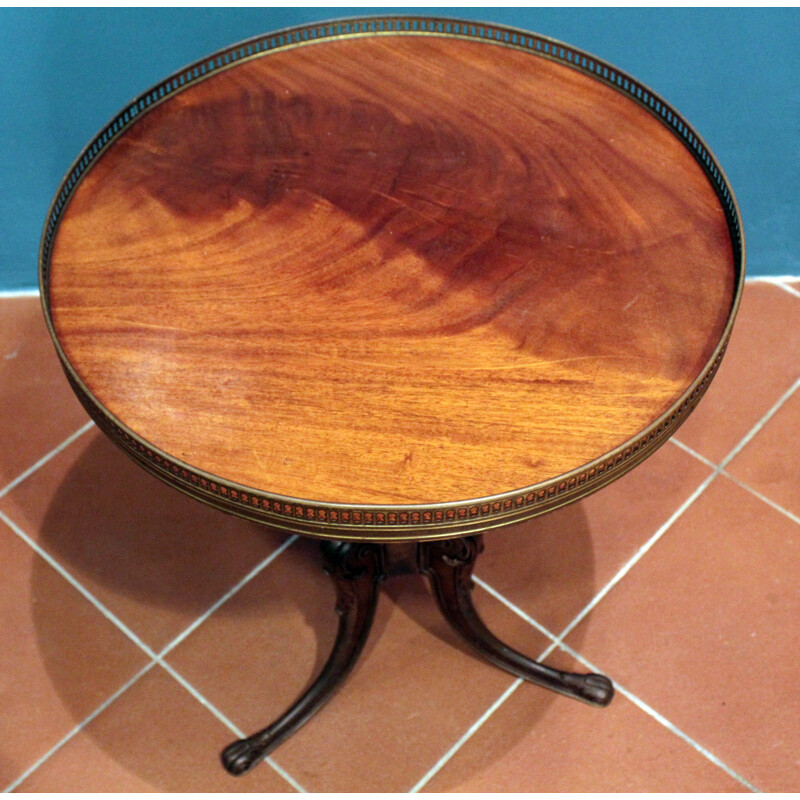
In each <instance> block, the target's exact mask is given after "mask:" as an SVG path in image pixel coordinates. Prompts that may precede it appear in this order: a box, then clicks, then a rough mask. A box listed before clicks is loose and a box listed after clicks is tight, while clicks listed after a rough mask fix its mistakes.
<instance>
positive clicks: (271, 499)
mask: <svg viewBox="0 0 800 800" xmlns="http://www.w3.org/2000/svg"><path fill="white" fill-rule="evenodd" d="M379 35H417V36H419V35H433V36H443V37H455V38H462V39H474V40H479V41H484V42H488V43H491V44H495V45H500V46H505V47H511V48H514V49H517V50H523V51H527V52H530V53H531V54H534V55H536V56H539V57H542V58H547V59H550V60H553V61H557V62H560V63H562V64H564V65H566V66H569V67H570V68H572V69H576V70H578V71H580V72H583V73H585V74H587V75H590V76H591V77H592V78H594V79H596V80H599V81H601V82H603V83H606V84H608V85H609V86H611V87H612V88H614V89H615V90H617V91H619V92H622V93H623V94H626V95H628V96H629V98H630V99H632V100H634V101H635V102H636V103H638V104H639V105H641V106H643V107H644V108H645V109H647V110H648V111H649V112H650V113H652V114H653V115H654V116H656V117H657V118H659V119H660V120H661V121H662V123H663V124H664V125H666V126H667V127H668V128H669V129H670V130H671V131H672V133H673V134H674V135H675V136H677V137H678V138H679V139H681V140H682V141H683V143H684V145H685V146H686V147H687V148H688V149H689V150H690V151H691V152H692V154H693V155H694V157H695V158H696V159H697V161H698V162H699V163H700V165H701V167H702V168H703V170H704V172H705V174H706V176H707V177H708V179H709V181H710V182H711V184H712V185H713V187H714V189H715V192H716V194H717V196H718V198H719V200H720V203H721V205H722V208H723V211H724V213H725V217H726V220H727V223H728V228H729V231H730V235H731V241H732V243H733V251H734V253H733V254H734V261H735V268H736V271H737V287H736V293H735V297H734V303H733V306H732V308H731V314H730V317H729V319H728V323H727V325H726V328H725V331H724V333H723V336H722V339H721V341H720V343H719V345H718V347H717V350H716V352H715V354H714V356H713V357H712V359H711V361H710V362H709V364H708V365H707V367H706V369H705V370H704V371H703V373H702V374H701V375H700V376H699V377H698V379H697V380H696V381H695V382H694V383H693V384H692V386H691V387H689V389H688V390H687V391H686V393H684V395H683V397H682V398H681V399H680V401H679V402H678V403H677V404H676V405H675V406H674V407H673V408H672V409H670V410H668V411H667V412H666V413H665V414H664V415H663V416H662V417H661V418H659V419H658V420H657V421H656V422H655V423H654V424H653V425H651V426H650V427H648V428H647V429H646V430H645V431H644V432H643V433H642V434H640V435H639V436H638V437H637V438H635V439H633V440H631V441H630V442H627V443H626V444H624V445H622V446H621V447H619V448H617V449H616V450H614V451H612V452H610V453H608V454H607V455H606V456H604V457H602V458H600V459H597V460H596V461H594V462H592V463H591V464H588V465H586V466H585V467H581V468H579V469H577V470H574V471H573V472H570V473H566V474H564V475H561V476H559V477H557V478H555V479H553V480H551V481H548V482H545V483H542V484H539V485H536V486H531V487H527V488H525V489H521V490H518V491H515V492H507V493H504V494H501V495H496V496H493V497H488V498H482V499H477V500H472V501H469V502H456V503H441V504H431V505H428V506H419V507H415V506H377V505H374V506H367V505H343V504H335V503H311V502H308V501H306V500H299V499H295V498H288V497H282V496H279V495H272V494H269V493H267V492H262V491H258V490H255V489H250V488H247V487H244V486H240V485H238V484H234V483H231V482H229V481H224V480H222V479H220V478H219V477H217V476H213V475H210V474H208V473H205V472H202V471H200V470H197V469H195V468H192V467H191V466H190V465H187V464H183V463H182V462H180V461H178V460H176V459H173V458H171V457H170V456H168V455H167V454H166V453H164V452H163V451H160V450H158V449H157V448H155V447H153V446H151V445H149V444H148V443H147V442H146V441H144V440H143V439H141V438H140V437H139V436H137V435H136V433H135V432H133V431H131V430H130V429H128V428H126V427H125V426H124V425H123V424H122V423H121V422H120V421H119V420H116V419H115V418H114V417H113V416H112V415H111V414H110V413H109V412H108V411H106V410H105V409H104V408H103V407H102V405H101V404H100V403H99V402H98V401H97V400H95V399H94V398H93V397H92V395H91V393H90V392H89V391H88V389H87V388H86V386H85V385H84V384H83V382H82V381H81V379H80V377H79V376H78V375H77V374H76V373H75V371H74V370H73V368H72V366H71V364H70V363H69V361H68V360H67V358H66V356H65V355H64V353H63V350H62V349H61V346H60V344H59V342H58V339H57V337H56V334H55V330H54V328H53V324H52V319H51V315H50V300H49V291H48V290H49V271H50V262H51V257H52V247H53V242H54V240H55V235H56V232H57V230H58V225H59V222H60V220H61V216H62V214H63V212H64V210H65V208H66V206H67V204H68V202H69V199H70V197H71V196H72V194H73V192H74V191H75V189H76V187H77V186H78V184H79V183H80V181H81V179H82V177H83V175H84V174H85V173H86V172H87V170H89V169H90V168H91V166H92V164H93V163H94V161H95V160H96V159H97V158H98V157H99V156H100V155H101V154H102V153H103V152H104V151H105V150H106V149H107V148H108V147H109V146H110V144H111V143H112V142H113V141H114V140H115V139H116V138H117V137H118V136H119V135H120V134H121V133H122V132H123V131H125V130H127V129H128V128H129V127H130V126H132V125H133V124H135V122H136V121H137V120H138V118H139V117H140V116H141V115H142V114H144V113H146V112H147V111H148V110H149V109H150V108H151V107H153V106H155V105H157V104H159V103H161V102H163V100H164V99H166V98H168V97H169V96H170V95H172V94H174V93H175V92H178V91H181V90H183V89H185V88H187V87H189V86H191V85H192V84H194V83H197V82H199V81H201V80H204V79H205V78H207V77H209V76H210V75H212V74H214V73H215V72H218V71H221V70H224V69H228V68H230V67H232V66H235V65H236V64H237V63H239V62H241V61H245V60H249V59H252V58H258V57H263V56H264V55H266V54H268V53H270V52H274V51H277V50H284V49H290V48H294V47H299V46H303V45H307V44H311V43H314V42H321V41H330V40H334V39H342V38H353V37H361V36H379ZM39 283H40V288H41V297H42V304H43V307H44V312H45V317H46V320H47V324H48V328H49V330H50V335H51V337H52V338H53V341H54V343H55V346H56V350H57V351H58V355H59V357H60V358H61V361H62V365H63V366H64V369H65V372H66V374H67V378H68V380H69V383H70V385H71V386H72V388H73V390H74V391H75V393H76V394H77V396H78V398H79V399H80V401H81V403H82V404H83V406H84V407H85V408H86V410H87V412H88V413H89V415H90V416H91V417H92V418H93V419H94V420H95V422H97V424H98V426H99V427H100V428H101V429H102V430H103V431H104V432H105V433H106V434H107V435H108V436H109V437H110V438H111V439H112V440H113V441H114V442H115V443H117V444H118V445H119V446H120V447H121V448H122V449H123V450H124V451H125V452H126V453H127V454H128V455H130V456H132V457H133V458H134V459H135V460H136V461H137V462H139V463H140V464H141V465H142V466H143V467H145V468H146V469H148V470H149V471H150V472H152V473H154V474H155V475H157V476H158V477H159V478H161V479H162V480H164V481H165V482H167V483H170V484H171V485H173V486H175V487H176V488H178V489H181V490H182V491H184V492H186V493H188V494H190V495H192V496H194V497H197V498H198V499H200V500H203V501H204V502H206V503H209V504H211V505H214V506H217V507H219V508H223V509H224V510H226V511H229V512H232V513H234V514H238V515H240V516H244V517H247V518H249V519H255V520H258V521H262V522H269V523H270V524H273V525H277V526H279V527H284V528H287V529H289V530H294V531H299V532H302V533H307V534H311V535H316V536H328V537H335V538H348V536H349V538H358V539H361V538H369V539H372V540H375V541H379V540H381V539H383V540H386V539H392V538H415V539H417V538H426V533H425V531H430V533H429V534H427V536H430V537H433V538H442V537H446V536H448V535H450V536H458V535H461V534H462V533H463V532H464V531H467V530H469V531H478V530H486V529H487V528H491V527H495V526H499V525H503V524H507V523H508V522H510V521H516V520H521V519H525V518H527V517H531V516H536V515H538V514H541V513H544V512H545V511H549V510H551V509H553V508H556V507H558V506H561V505H565V504H567V503H570V502H572V501H574V500H576V499H578V498H580V497H583V496H584V495H587V494H589V493H591V492H593V491H595V490H596V489H599V488H601V487H602V486H604V485H605V484H606V483H609V482H611V481H612V480H615V479H616V478H617V477H619V476H620V475H622V474H623V473H625V472H627V471H628V470H629V469H631V468H632V467H633V466H635V465H636V464H638V463H639V462H640V461H642V460H643V459H644V458H646V457H647V456H648V455H650V454H651V453H652V452H653V451H655V450H656V449H657V448H658V447H660V446H661V445H662V444H663V443H664V442H665V441H666V440H667V439H668V438H669V437H670V436H671V435H672V433H674V431H675V430H676V429H677V428H678V426H679V425H680V424H681V423H682V422H683V421H684V420H685V419H686V417H687V416H688V415H689V413H690V412H691V411H692V410H693V409H694V407H695V406H696V405H697V403H698V402H699V400H700V398H701V397H702V395H703V393H704V392H705V390H706V389H707V387H708V384H709V382H710V381H711V379H712V377H713V376H714V374H715V373H716V370H717V368H718V366H719V363H720V361H721V360H722V356H723V354H724V352H725V346H726V344H727V341H728V338H729V336H730V331H731V327H732V324H733V319H734V316H735V313H736V310H737V308H738V304H739V300H740V297H741V291H742V287H743V283H744V235H743V232H742V228H741V223H740V216H739V210H738V206H737V204H736V199H735V197H734V195H733V192H732V191H731V189H730V187H729V185H728V182H727V180H726V178H725V174H724V173H723V171H722V169H721V168H720V166H719V164H718V163H717V161H716V159H715V158H714V157H713V155H712V154H711V152H710V151H709V150H708V148H707V147H706V146H705V144H704V142H703V141H702V139H701V138H700V137H699V136H698V135H697V134H696V133H695V132H694V130H693V129H692V128H691V126H690V125H689V124H688V123H687V122H686V120H685V119H683V117H682V116H681V115H680V114H678V113H677V112H676V111H675V110H674V109H673V108H672V107H671V106H669V104H667V103H665V102H664V101H663V100H662V99H661V98H660V97H659V96H658V95H657V94H655V93H654V92H652V91H651V90H650V89H649V88H647V87H646V86H645V85H644V84H642V83H640V82H639V81H637V80H635V79H634V78H632V77H630V76H629V75H627V74H625V73H624V72H622V71H620V70H618V69H617V68H616V67H613V66H611V65H610V64H607V63H606V62H604V61H602V60H601V59H598V58H595V57H594V56H592V55H590V54H588V53H584V52H582V51H580V50H577V49H576V48H573V47H570V46H569V45H566V44H563V43H561V42H557V41H554V40H552V39H549V38H547V37H544V36H540V35H537V34H533V33H529V32H527V31H522V30H518V29H514V28H510V27H506V26H501V25H492V24H483V23H473V22H466V21H462V20H452V19H441V18H434V17H417V16H392V17H367V18H361V19H352V20H341V21H335V22H324V23H316V24H311V25H305V26H300V27H296V28H291V29H286V30H283V31H278V32H276V33H273V34H269V35H267V36H261V37H257V38H254V39H250V40H247V41H245V42H242V43H240V44H237V45H233V46H232V47H230V48H227V49H226V50H222V51H220V52H218V53H216V54H214V55H212V56H209V57H208V58H206V59H203V60H202V61H198V62H196V63H194V64H192V65H190V66H189V67H187V68H185V69H183V70H181V71H180V72H178V73H175V74H174V75H172V76H170V77H169V78H167V79H166V80H165V81H162V82H161V83H159V84H157V85H156V86H155V87H153V88H152V89H150V90H149V91H147V92H145V93H144V94H142V95H140V96H139V97H138V98H136V99H135V100H134V101H133V102H132V103H130V104H129V105H128V106H127V107H126V108H125V109H123V110H122V111H121V112H120V113H119V114H117V115H116V116H115V117H114V118H113V119H112V120H111V122H109V123H108V124H107V125H106V126H105V127H104V128H103V130H102V131H101V132H100V133H99V134H98V135H97V136H96V137H95V138H94V139H93V140H92V142H91V143H90V144H89V145H88V146H87V147H86V148H85V149H84V150H83V152H82V153H81V155H80V156H79V157H78V159H77V160H76V161H75V163H74V164H73V166H72V167H71V169H70V171H69V172H68V173H67V176H66V177H65V178H64V180H63V181H62V183H61V186H60V187H59V190H58V192H57V194H56V196H55V198H54V199H53V202H52V204H51V206H50V210H49V212H48V216H47V219H46V221H45V226H44V231H43V234H42V241H41V246H40V251H39Z"/></svg>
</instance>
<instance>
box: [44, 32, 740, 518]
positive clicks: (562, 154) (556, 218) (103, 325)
mask: <svg viewBox="0 0 800 800" xmlns="http://www.w3.org/2000/svg"><path fill="white" fill-rule="evenodd" d="M735 284H736V276H735V273H734V263H733V254H732V246H731V241H730V237H729V234H728V229H727V224H726V220H725V216H724V214H723V211H722V209H721V207H720V204H719V202H718V200H717V198H716V196H715V194H714V191H713V189H712V188H711V186H710V184H709V182H708V180H707V179H706V177H705V175H704V173H703V171H702V170H701V168H700V166H699V165H698V164H697V162H696V161H695V160H694V158H693V157H692V155H691V154H690V153H689V152H688V151H687V150H686V148H685V147H684V146H683V145H682V144H681V143H680V142H679V141H678V140H677V139H676V138H675V136H673V135H672V134H671V133H670V132H669V131H668V130H667V129H666V127H665V126H664V125H662V124H661V123H660V122H659V121H658V120H656V119H655V118H654V117H653V116H652V115H651V114H649V113H648V112H647V111H645V110H644V109H643V108H641V107H639V106H638V105H636V104H635V103H633V102H632V101H631V100H630V99H628V98H626V97H625V96H623V95H622V94H620V93H618V92H616V91H614V90H612V89H611V88H609V87H607V86H604V85H602V84H600V83H599V82H597V81H594V80H592V79H591V78H589V77H587V76H585V75H582V74H580V73H578V72H576V71H574V70H571V69H569V68H567V67H565V66H562V65H559V64H556V63H553V62H550V61H547V60H545V59H542V58H538V57H535V56H531V55H529V54H525V53H521V52H517V51H514V50H511V49H508V48H503V47H500V46H495V45H490V44H485V43H480V42H470V41H462V40H458V39H452V38H443V37H431V36H428V37H415V36H403V37H369V38H360V39H351V40H341V41H330V42H322V43H316V44H313V45H309V46H304V47H300V48H297V49H292V50H287V51H283V52H275V53H271V54H269V55H268V56H264V57H261V58H257V59H254V60H250V61H247V62H245V63H242V64H238V65H236V66H235V67H233V68H231V69H228V70H226V71H223V72H220V73H218V74H215V75H213V76H211V77H209V78H208V79H207V80H204V81H202V82H200V83H198V84H196V85H194V86H192V87H190V88H188V89H186V90H185V91H182V92H179V93H177V94H175V95H173V96H171V97H170V98H168V99H167V100H166V101H164V102H163V103H162V104H160V105H159V106H157V107H155V108H153V109H152V110H151V111H149V112H148V113H146V114H145V115H143V116H142V117H141V119H140V120H139V121H138V122H137V123H136V124H135V125H133V126H132V127H131V128H130V129H128V130H127V131H126V132H125V133H124V134H123V135H122V136H121V137H120V138H119V139H118V140H117V141H116V142H115V143H114V144H113V145H112V146H111V147H110V149H109V151H108V152H107V153H105V154H104V155H103V156H102V157H101V158H100V159H99V161H98V162H97V163H96V164H95V165H94V166H93V167H92V168H91V169H90V170H89V172H88V173H87V174H86V176H85V177H84V179H83V181H82V183H81V184H80V186H79V187H78V188H77V190H76V192H75V194H74V197H73V198H72V200H71V202H70V205H69V207H68V208H67V210H66V212H65V215H64V218H63V220H62V222H61V225H60V228H59V231H58V234H57V238H56V241H55V246H54V250H53V257H52V268H51V274H50V302H51V312H52V318H53V324H54V327H55V330H56V334H57V336H58V339H59V341H60V343H61V346H62V348H63V350H64V352H65V354H66V356H67V358H68V359H69V361H70V363H71V364H72V366H73V367H74V369H75V371H76V372H77V374H78V375H79V376H80V377H81V379H82V380H83V381H84V383H85V384H86V386H87V387H88V388H89V389H90V391H91V392H92V393H93V394H94V396H95V397H96V398H97V399H98V400H99V401H100V402H101V403H102V404H103V405H104V406H105V407H106V408H107V409H108V410H109V411H110V412H111V413H112V414H114V415H115V416H116V417H117V418H118V419H119V420H121V421H123V422H124V423H125V424H126V425H128V426H129V427H130V428H131V429H132V430H133V431H135V432H136V433H137V434H138V435H139V436H141V437H142V438H143V439H145V440H146V441H147V442H150V443H151V444H153V445H155V446H156V447H158V448H160V449H161V450H163V451H165V452H166V453H169V454H171V455H173V456H175V457H176V458H178V459H181V460H182V461H184V462H186V463H188V464H191V465H193V466H195V467H197V468H199V469H202V470H205V471H206V472H209V473H211V474H213V475H219V476H221V477H224V478H225V479H227V480H230V481H234V482H237V483H240V484H243V485H244V486H249V487H254V488H256V489H260V490H262V491H268V492H273V493H276V494H282V495H287V496H290V497H299V498H307V499H310V500H316V501H322V502H341V503H369V504H384V503H386V504H407V503H408V504H424V503H432V502H444V501H456V500H462V499H469V498H476V497H482V496H486V495H491V494H496V493H500V492H504V491H510V490H513V489H517V488H520V487H525V486H528V485H531V484H535V483H538V482H540V481H544V480H547V479H550V478H553V477H555V476H558V475H561V474H563V473H565V472H568V471H570V470H572V469H575V468H577V467H580V466H581V465H583V464H586V463H588V462H590V461H592V460H593V459H595V458H598V457H600V456H602V455H603V454H605V453H608V452H609V451H610V450H612V449H613V448H615V447H617V446H618V445H620V444H622V443H623V442H625V441H627V440H628V439H630V438H631V437H632V436H634V435H636V434H637V433H638V432H640V431H641V430H642V429H644V428H645V427H646V426H647V425H649V424H650V423H651V422H652V421H653V420H655V419H656V418H657V417H658V416H659V415H660V414H662V413H664V412H665V411H666V410H667V409H669V408H670V407H671V406H672V405H673V404H674V403H675V402H676V401H677V399H678V398H679V397H680V395H681V394H682V393H683V392H684V391H685V390H686V388H687V387H688V386H689V385H690V384H691V382H692V381H693V380H694V379H695V378H696V377H697V376H698V374H699V373H700V372H701V370H702V369H703V367H704V366H705V365H706V364H707V362H708V361H709V359H710V358H711V356H712V354H713V352H714V349H715V347H716V346H717V344H718V343H719V341H720V338H721V336H722V333H723V329H724V327H725V325H726V323H727V321H728V318H729V316H730V314H731V306H732V302H733V297H734V291H735Z"/></svg>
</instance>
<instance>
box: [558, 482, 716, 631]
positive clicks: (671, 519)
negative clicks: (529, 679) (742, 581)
mask: <svg viewBox="0 0 800 800" xmlns="http://www.w3.org/2000/svg"><path fill="white" fill-rule="evenodd" d="M721 471H722V470H721V468H719V467H716V468H715V469H714V471H713V472H712V473H711V474H710V475H709V476H708V477H707V478H706V479H705V480H704V481H703V482H702V483H701V484H700V485H699V486H698V487H697V488H696V489H695V490H694V491H693V492H692V493H691V494H690V495H689V497H688V498H687V499H686V500H684V501H683V503H681V505H680V506H678V509H677V510H676V511H674V512H673V513H672V515H671V516H670V517H669V519H667V521H666V522H665V523H664V524H663V525H661V527H660V528H659V529H658V530H657V531H656V532H655V533H654V534H653V535H652V536H651V537H650V538H649V539H648V540H647V541H646V542H645V543H644V544H643V545H642V546H641V547H640V548H639V549H638V550H637V551H636V553H634V555H633V556H632V557H631V558H630V559H629V560H628V562H627V563H626V564H625V565H624V566H623V567H622V568H621V569H620V570H619V571H618V572H617V573H616V575H614V577H613V578H611V580H610V581H609V582H608V583H607V584H606V585H605V586H604V587H603V588H602V589H601V590H600V591H599V592H598V593H597V594H596V595H595V596H594V597H593V598H592V599H591V600H590V601H589V602H588V603H587V604H586V606H585V607H584V608H583V609H582V610H581V611H579V612H578V614H577V615H576V616H575V618H574V619H573V620H572V621H571V622H570V623H569V624H568V625H567V627H566V628H564V630H563V631H561V633H560V634H559V636H558V640H559V642H561V641H562V640H563V639H564V638H565V637H566V636H567V635H568V634H569V633H570V632H571V631H572V630H574V628H575V627H576V626H577V625H578V624H579V623H580V622H582V621H583V620H584V619H585V618H586V616H587V615H588V614H589V613H590V612H591V611H592V610H593V609H594V608H595V607H596V606H597V604H598V603H599V602H600V601H601V600H602V599H603V598H604V597H605V596H606V595H607V594H608V593H609V592H610V591H611V590H612V589H613V588H614V587H615V586H616V585H617V584H618V583H619V582H620V581H621V580H622V579H623V578H624V577H625V575H627V574H628V572H630V570H631V569H632V568H633V567H634V566H635V565H636V563H637V562H638V561H639V560H640V559H641V558H642V556H644V555H645V553H647V552H648V551H649V550H650V549H651V548H652V547H653V545H654V544H655V543H656V542H657V541H658V540H659V539H660V538H661V537H662V536H663V535H664V534H665V533H666V532H667V531H668V530H669V529H670V528H671V527H672V526H673V525H674V524H675V522H676V521H677V520H678V519H679V518H680V517H681V516H682V515H683V514H684V513H685V512H686V510H687V509H688V508H689V506H691V505H692V503H694V501H695V500H697V498H698V497H700V495H701V494H703V492H705V490H706V489H707V488H708V487H709V486H710V485H711V483H712V482H713V480H714V479H715V478H716V477H717V475H719V474H720V472H721Z"/></svg>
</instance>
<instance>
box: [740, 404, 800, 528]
mask: <svg viewBox="0 0 800 800" xmlns="http://www.w3.org/2000/svg"><path fill="white" fill-rule="evenodd" d="M727 471H728V472H730V474H731V475H733V476H734V477H736V478H738V479H739V480H741V481H743V482H744V483H746V484H747V485H748V486H752V487H753V489H755V490H756V491H758V492H761V494H763V495H764V496H765V497H768V498H769V499H770V500H772V501H774V502H775V503H777V504H778V505H779V506H782V507H783V508H785V509H786V510H787V511H791V512H792V513H793V514H795V515H797V516H798V517H800V488H798V483H797V476H798V474H800V390H796V391H795V392H794V394H793V395H792V396H791V397H790V398H789V399H788V400H787V401H786V402H785V403H784V404H783V405H782V406H781V407H780V408H779V409H778V411H776V412H775V415H774V416H773V417H772V418H771V419H770V420H769V422H767V424H766V425H765V426H764V427H763V428H762V429H761V430H760V431H759V432H758V433H757V434H756V435H755V437H754V438H753V439H752V440H751V441H750V442H749V443H748V444H747V445H746V446H745V448H744V449H743V450H742V451H741V452H740V453H739V454H738V455H737V456H736V458H734V459H733V461H731V463H730V465H729V466H728V468H727Z"/></svg>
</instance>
